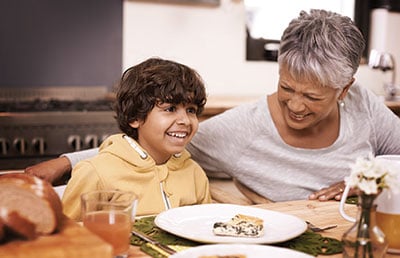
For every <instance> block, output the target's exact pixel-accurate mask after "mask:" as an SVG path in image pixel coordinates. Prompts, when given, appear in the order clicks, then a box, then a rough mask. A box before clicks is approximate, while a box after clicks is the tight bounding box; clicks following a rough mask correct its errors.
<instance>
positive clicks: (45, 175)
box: [25, 157, 72, 185]
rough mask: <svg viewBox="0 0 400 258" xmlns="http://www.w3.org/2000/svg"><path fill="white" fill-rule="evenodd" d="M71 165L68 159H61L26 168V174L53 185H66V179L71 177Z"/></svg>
mask: <svg viewBox="0 0 400 258" xmlns="http://www.w3.org/2000/svg"><path fill="white" fill-rule="evenodd" d="M71 169H72V168H71V163H70V162H69V159H68V158H66V157H60V158H55V159H51V160H48V161H44V162H41V163H38V164H36V165H33V166H30V167H27V168H25V173H27V174H29V175H33V176H37V177H39V178H42V179H44V180H46V181H48V182H50V183H51V184H52V185H59V184H65V179H66V178H67V177H69V176H70V173H71Z"/></svg>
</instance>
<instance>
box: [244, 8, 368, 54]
mask: <svg viewBox="0 0 400 258" xmlns="http://www.w3.org/2000/svg"><path fill="white" fill-rule="evenodd" d="M362 1H363V0H358V1H357V0H329V1H327V0H324V1H321V0H302V1H300V0H296V1H293V0H279V1H273V2H272V1H265V0H244V4H245V8H246V31H247V42H246V44H247V53H246V54H247V55H246V56H247V60H271V61H276V57H277V50H278V47H279V40H280V37H281V35H282V33H283V30H284V29H285V28H286V27H287V25H288V24H289V22H290V21H291V20H292V19H293V18H295V17H297V16H298V15H299V13H300V11H301V10H305V11H309V10H310V9H325V10H330V11H333V12H337V13H340V14H343V15H346V16H349V17H350V18H352V19H353V20H355V21H356V18H357V17H356V14H357V10H356V2H362ZM363 2H366V3H368V2H369V1H363ZM358 10H359V9H358ZM368 11H369V9H368ZM356 23H357V21H356ZM360 29H361V28H360ZM363 33H364V32H363ZM364 36H365V37H366V38H367V35H364Z"/></svg>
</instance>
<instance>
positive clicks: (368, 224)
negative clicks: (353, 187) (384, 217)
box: [342, 193, 388, 258]
mask: <svg viewBox="0 0 400 258" xmlns="http://www.w3.org/2000/svg"><path fill="white" fill-rule="evenodd" d="M376 197H377V195H376V194H370V195H368V194H365V193H360V195H359V196H358V213H357V220H356V222H355V223H354V225H353V226H352V227H351V228H350V229H349V230H348V231H346V232H345V233H344V234H343V237H342V242H343V257H353V258H378V257H384V256H385V254H386V251H387V248H388V242H387V241H386V239H385V234H384V233H383V232H382V231H381V230H380V229H379V227H378V225H377V223H376V219H375V214H376V205H375V204H374V200H375V198H376Z"/></svg>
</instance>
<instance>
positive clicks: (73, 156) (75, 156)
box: [61, 148, 99, 168]
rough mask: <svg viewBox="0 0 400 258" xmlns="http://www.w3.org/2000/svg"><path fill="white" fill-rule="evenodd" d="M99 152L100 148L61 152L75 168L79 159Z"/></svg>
mask: <svg viewBox="0 0 400 258" xmlns="http://www.w3.org/2000/svg"><path fill="white" fill-rule="evenodd" d="M98 153H99V148H93V149H88V150H82V151H76V152H70V153H64V154H61V157H66V158H67V159H68V160H69V162H70V163H71V167H72V168H74V167H75V166H76V164H78V162H79V161H82V160H85V159H88V158H91V157H94V156H96V155H97V154H98Z"/></svg>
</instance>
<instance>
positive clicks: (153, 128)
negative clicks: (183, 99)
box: [130, 103, 199, 164]
mask: <svg viewBox="0 0 400 258" xmlns="http://www.w3.org/2000/svg"><path fill="white" fill-rule="evenodd" d="M196 112H197V106H196V105H194V104H188V105H183V104H179V105H174V104H170V103H162V104H156V105H155V106H154V108H153V109H152V110H151V111H150V112H149V114H148V115H147V118H146V121H134V122H132V123H131V124H130V125H131V126H132V127H134V128H138V135H139V137H138V142H139V144H140V145H141V146H142V147H143V148H144V149H145V150H146V151H147V153H148V154H149V155H150V156H151V157H152V158H153V159H154V160H155V161H156V163H157V164H163V163H165V162H166V161H167V160H168V159H169V158H170V157H171V155H173V154H177V153H180V152H182V151H183V150H184V149H185V147H186V145H187V144H188V143H189V142H190V140H191V139H192V138H193V136H194V134H195V133H196V132H197V129H198V126H199V121H198V118H197V115H196Z"/></svg>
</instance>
